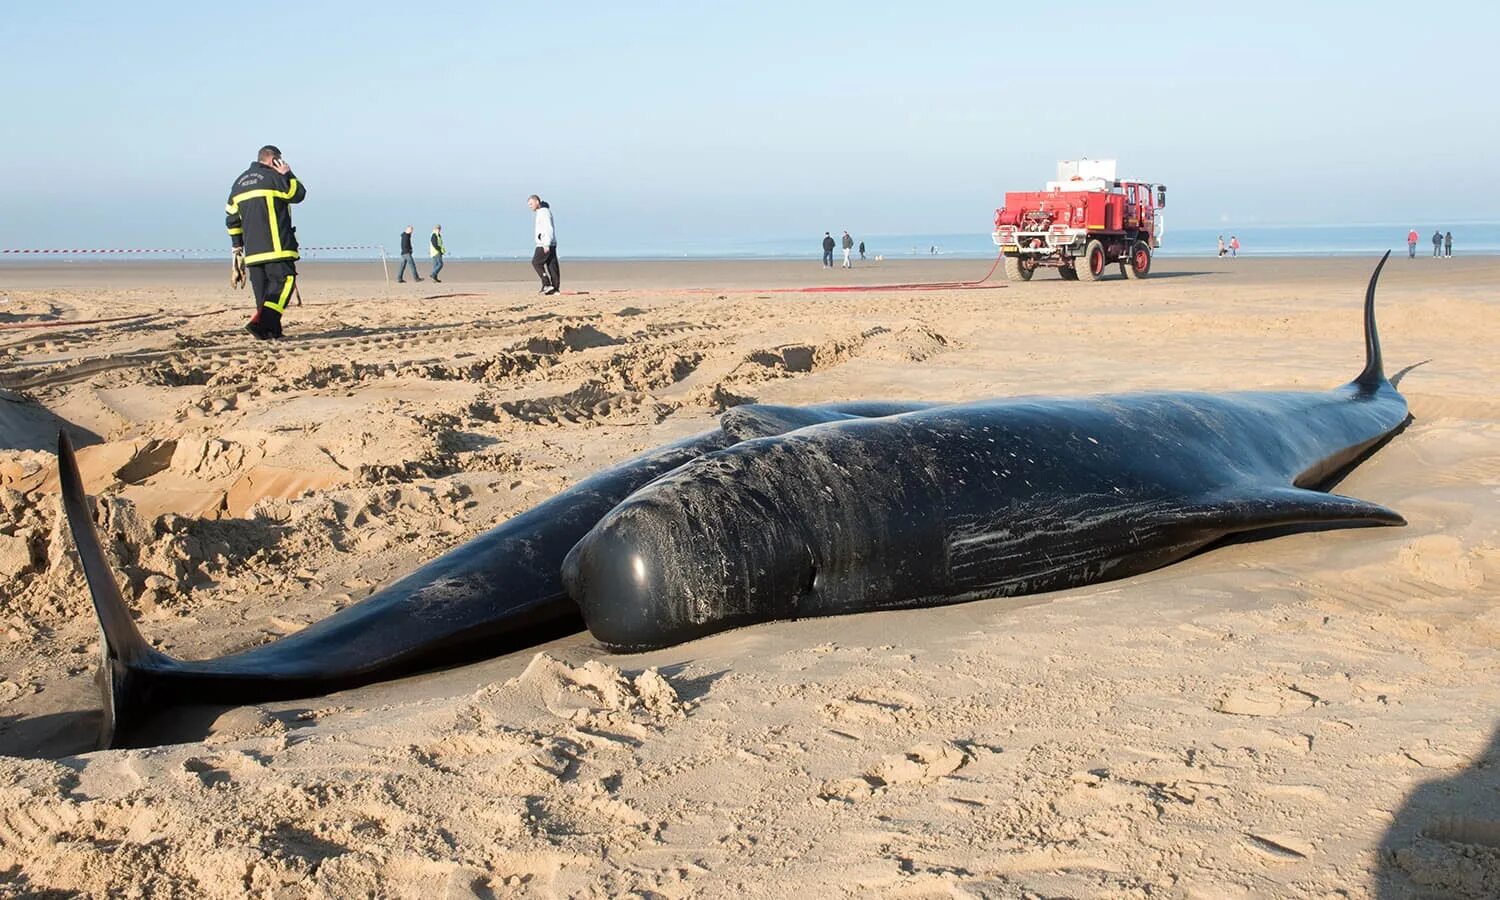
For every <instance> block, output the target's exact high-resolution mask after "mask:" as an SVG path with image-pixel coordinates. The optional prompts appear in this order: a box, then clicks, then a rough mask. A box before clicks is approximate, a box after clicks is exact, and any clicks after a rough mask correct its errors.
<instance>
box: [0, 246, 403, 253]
mask: <svg viewBox="0 0 1500 900" xmlns="http://www.w3.org/2000/svg"><path fill="white" fill-rule="evenodd" d="M298 249H299V250H301V251H302V252H316V251H319V250H379V249H381V247H380V245H379V244H342V245H339V246H328V247H301V248H298ZM228 252H229V248H228V247H223V248H220V249H215V250H205V249H204V248H202V247H168V248H152V249H149V250H130V249H120V248H108V249H87V250H80V249H74V250H59V249H51V248H49V249H45V250H32V249H3V248H0V254H46V255H51V256H84V255H92V254H133V255H137V256H146V255H150V254H160V253H213V254H227V253H228Z"/></svg>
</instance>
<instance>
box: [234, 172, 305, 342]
mask: <svg viewBox="0 0 1500 900" xmlns="http://www.w3.org/2000/svg"><path fill="white" fill-rule="evenodd" d="M306 196H307V188H306V186H304V185H303V184H302V182H301V181H298V180H297V176H296V175H293V174H292V167H291V166H289V165H287V164H286V160H284V159H282V158H281V151H280V150H278V149H277V148H276V147H275V145H273V144H267V145H265V146H264V147H262V148H260V152H259V153H257V154H256V158H255V162H253V163H251V164H250V168H248V169H246V170H245V171H244V172H243V173H242V174H241V175H240V176H239V177H238V178H236V179H235V180H234V184H233V185H232V186H231V187H230V188H229V202H228V203H227V204H225V206H224V213H225V216H224V224H225V227H226V228H228V230H229V241H230V243H231V244H232V245H233V247H234V252H235V254H237V255H239V256H241V257H242V258H243V259H244V262H245V268H246V270H247V271H248V274H249V276H250V288H251V291H252V292H254V294H255V315H253V316H251V317H250V322H249V324H247V325H246V326H245V330H246V331H249V332H250V333H251V334H253V335H255V336H256V337H257V338H259V339H260V340H263V341H264V340H269V339H272V338H279V337H281V314H282V313H284V312H286V305H287V303H288V302H289V301H290V300H291V299H292V291H293V290H295V289H296V283H297V259H298V253H297V229H295V228H293V227H292V211H291V206H290V205H291V204H293V203H301V202H302V200H303V198H304V197H306Z"/></svg>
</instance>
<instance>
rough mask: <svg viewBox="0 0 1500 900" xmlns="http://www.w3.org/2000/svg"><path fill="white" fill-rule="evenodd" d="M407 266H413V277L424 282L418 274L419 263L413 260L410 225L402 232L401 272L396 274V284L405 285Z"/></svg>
mask: <svg viewBox="0 0 1500 900" xmlns="http://www.w3.org/2000/svg"><path fill="white" fill-rule="evenodd" d="M407 266H411V277H413V278H415V279H417V280H418V281H421V280H422V276H421V275H418V274H417V261H416V260H415V259H412V255H411V226H410V225H408V226H406V230H405V231H403V232H401V270H400V271H398V272H397V273H396V283H397V284H405V283H406V267H407Z"/></svg>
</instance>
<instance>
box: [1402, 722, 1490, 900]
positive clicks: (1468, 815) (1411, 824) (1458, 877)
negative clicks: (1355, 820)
mask: <svg viewBox="0 0 1500 900" xmlns="http://www.w3.org/2000/svg"><path fill="white" fill-rule="evenodd" d="M1377 873H1378V878H1377V881H1376V888H1375V891H1376V892H1375V896H1376V897H1379V898H1382V900H1397V898H1402V900H1406V898H1415V897H1420V898H1429V897H1431V898H1436V897H1454V898H1480V897H1485V898H1493V897H1500V726H1497V727H1496V729H1495V732H1494V733H1493V734H1491V735H1490V742H1489V745H1488V746H1487V747H1486V748H1485V751H1484V753H1483V754H1482V755H1480V757H1479V758H1478V759H1476V760H1474V761H1473V762H1471V763H1470V764H1469V765H1468V766H1466V767H1465V768H1463V769H1460V770H1458V771H1456V772H1454V773H1453V774H1451V775H1449V776H1447V777H1446V778H1438V779H1436V780H1433V781H1429V782H1426V783H1425V784H1422V785H1421V786H1419V787H1418V788H1417V789H1416V790H1414V791H1412V792H1411V794H1410V795H1409V796H1407V798H1406V801H1405V802H1404V803H1402V804H1401V808H1400V809H1398V810H1396V814H1395V818H1394V820H1393V821H1392V822H1391V826H1390V828H1389V829H1388V830H1387V831H1386V833H1385V835H1384V837H1382V838H1381V840H1380V861H1379V864H1378V869H1377Z"/></svg>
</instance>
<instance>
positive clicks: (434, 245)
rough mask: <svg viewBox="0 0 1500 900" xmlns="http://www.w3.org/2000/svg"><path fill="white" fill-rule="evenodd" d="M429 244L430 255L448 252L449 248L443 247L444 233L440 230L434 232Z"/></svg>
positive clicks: (428, 253) (428, 252) (428, 251)
mask: <svg viewBox="0 0 1500 900" xmlns="http://www.w3.org/2000/svg"><path fill="white" fill-rule="evenodd" d="M427 245H428V246H427V255H428V256H442V255H443V254H444V253H447V252H448V251H447V249H446V248H444V247H443V233H442V232H440V231H434V232H433V233H432V239H431V240H430V241H428V242H427Z"/></svg>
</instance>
